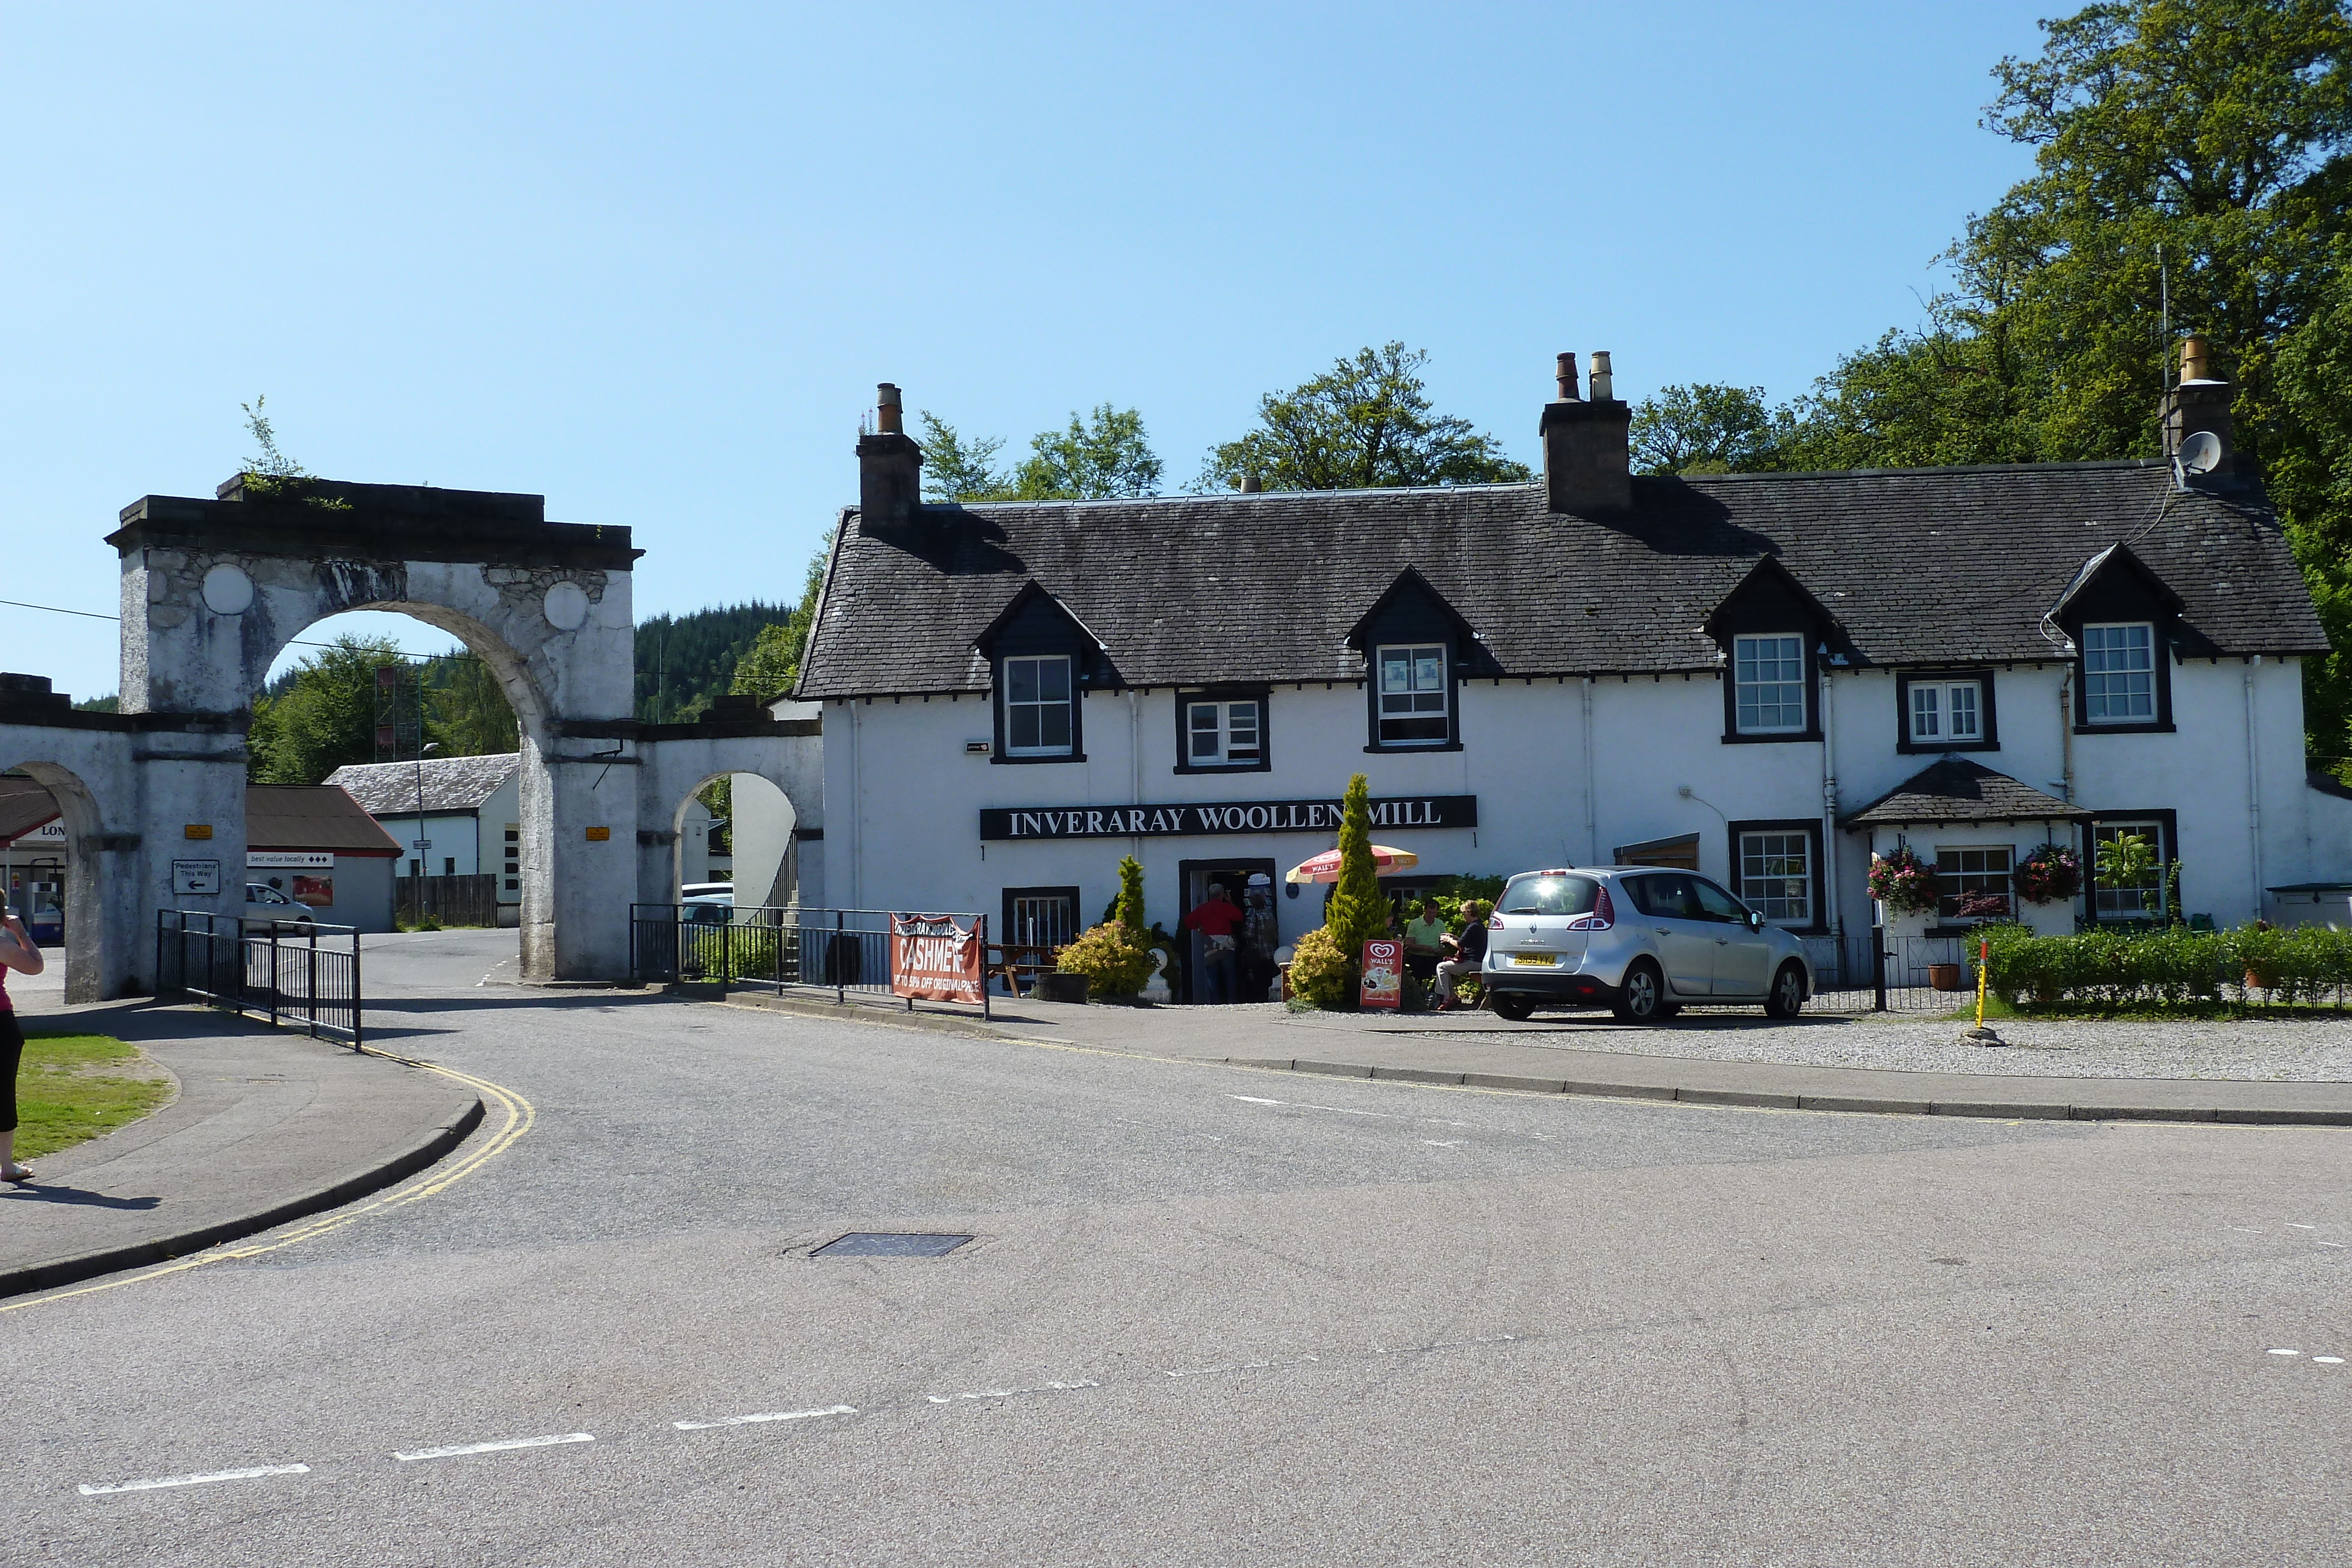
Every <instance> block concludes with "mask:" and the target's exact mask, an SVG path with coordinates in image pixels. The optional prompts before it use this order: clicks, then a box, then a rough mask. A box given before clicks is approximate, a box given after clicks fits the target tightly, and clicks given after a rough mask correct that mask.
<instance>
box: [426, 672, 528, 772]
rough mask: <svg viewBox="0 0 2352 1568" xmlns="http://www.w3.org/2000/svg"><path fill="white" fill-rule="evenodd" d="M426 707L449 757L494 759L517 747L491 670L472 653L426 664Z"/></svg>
mask: <svg viewBox="0 0 2352 1568" xmlns="http://www.w3.org/2000/svg"><path fill="white" fill-rule="evenodd" d="M424 680H425V707H426V710H427V711H428V712H429V713H431V715H432V716H433V720H434V724H435V726H436V728H437V729H438V731H439V733H440V734H441V736H442V737H444V738H443V741H442V747H443V750H444V752H445V753H446V755H448V756H450V757H495V756H499V755H501V754H503V753H506V752H509V751H512V750H514V749H515V748H516V747H517V746H519V745H520V731H519V727H518V726H517V725H516V723H515V716H514V709H513V708H512V707H510V706H508V704H507V695H506V693H505V692H504V691H502V690H500V689H499V680H498V677H497V676H496V675H494V674H491V673H490V667H489V666H488V664H484V663H482V661H481V660H480V659H478V658H477V657H475V656H474V655H473V654H471V653H451V654H447V655H445V656H444V657H441V658H437V659H434V660H432V661H430V662H429V663H428V664H426V665H425V674H424Z"/></svg>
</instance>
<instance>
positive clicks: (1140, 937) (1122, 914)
mask: <svg viewBox="0 0 2352 1568" xmlns="http://www.w3.org/2000/svg"><path fill="white" fill-rule="evenodd" d="M1118 923H1119V925H1122V926H1124V927H1126V929H1127V933H1128V935H1129V936H1131V937H1133V938H1134V939H1135V943H1136V946H1139V947H1140V946H1150V943H1151V928H1150V926H1148V925H1145V924H1144V923H1143V862H1140V861H1139V860H1137V859H1136V858H1135V857H1134V856H1133V855H1129V856H1127V857H1125V858H1124V859H1122V860H1121V861H1120V862H1118Z"/></svg>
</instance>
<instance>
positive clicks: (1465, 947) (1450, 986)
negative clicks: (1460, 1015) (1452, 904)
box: [1437, 898, 1495, 1012]
mask: <svg viewBox="0 0 2352 1568" xmlns="http://www.w3.org/2000/svg"><path fill="white" fill-rule="evenodd" d="M1494 907H1495V906H1494V905H1493V904H1489V903H1487V902H1486V900H1485V899H1483V898H1474V899H1472V900H1471V901H1470V902H1469V903H1467V904H1464V905H1463V906H1462V935H1461V936H1441V937H1439V938H1438V942H1439V945H1440V946H1443V947H1444V949H1445V950H1446V951H1447V952H1448V953H1450V954H1452V955H1453V956H1452V957H1450V958H1448V959H1446V960H1445V962H1444V963H1442V964H1440V965H1438V966H1437V1010H1438V1011H1439V1012H1444V1011H1445V1010H1447V1009H1450V1008H1451V1007H1453V1006H1454V987H1455V986H1456V985H1458V984H1459V983H1460V982H1461V981H1462V979H1463V978H1464V977H1466V976H1472V975H1475V974H1476V973H1477V972H1478V971H1479V970H1480V969H1481V968H1483V967H1485V966H1486V912H1487V911H1488V910H1490V909H1492V908H1494Z"/></svg>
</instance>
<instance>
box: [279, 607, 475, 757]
mask: <svg viewBox="0 0 2352 1568" xmlns="http://www.w3.org/2000/svg"><path fill="white" fill-rule="evenodd" d="M406 663H407V660H406V659H405V658H404V656H403V655H402V653H401V652H400V644H398V643H394V642H393V641H392V640H391V639H389V638H383V637H354V636H352V635H350V634H348V633H346V634H345V635H343V636H341V637H338V638H336V639H335V641H334V642H333V643H331V644H329V645H328V646H326V647H324V648H321V649H320V650H318V651H317V652H316V653H312V654H310V657H308V658H306V659H304V660H303V661H302V662H301V663H300V664H298V665H297V666H296V667H295V669H294V670H293V672H292V674H293V678H292V680H291V681H289V683H288V684H287V685H286V687H285V691H284V694H283V695H279V696H276V697H271V696H268V695H261V696H257V698H255V700H254V705H253V728H252V730H251V731H250V732H249V733H248V735H247V737H246V748H247V752H248V753H249V758H250V759H249V760H248V761H247V765H246V776H247V778H249V779H252V780H253V781H254V782H255V783H257V784H317V783H320V782H321V781H322V780H324V779H325V778H326V777H327V775H328V774H330V773H332V772H333V771H334V770H335V769H336V768H341V767H342V766H343V765H344V764H345V763H347V762H373V761H374V760H375V759H376V757H375V672H376V668H377V666H378V665H381V664H406ZM425 740H426V741H428V742H431V743H433V744H436V745H438V746H440V747H442V748H443V749H444V750H446V749H447V747H448V745H449V737H448V736H447V735H446V734H445V733H444V732H443V731H442V729H441V727H440V725H439V724H438V722H437V721H436V720H435V719H434V718H433V717H432V716H431V715H430V714H429V713H428V714H427V716H426V718H425Z"/></svg>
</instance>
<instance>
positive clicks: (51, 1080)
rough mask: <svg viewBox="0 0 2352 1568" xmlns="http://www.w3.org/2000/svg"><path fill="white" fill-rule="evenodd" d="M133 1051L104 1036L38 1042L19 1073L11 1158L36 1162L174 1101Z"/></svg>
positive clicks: (28, 1049) (31, 1042)
mask: <svg viewBox="0 0 2352 1568" xmlns="http://www.w3.org/2000/svg"><path fill="white" fill-rule="evenodd" d="M171 1093H172V1081H171V1080H170V1079H169V1078H166V1077H163V1076H160V1075H156V1074H154V1073H153V1071H152V1069H151V1068H149V1067H148V1066H147V1065H146V1063H145V1062H144V1061H142V1058H141V1057H140V1055H139V1051H138V1048H137V1047H136V1046H132V1045H129V1044H126V1043H125V1042H123V1041H121V1040H116V1039H113V1038H112V1037H111V1036H109V1035H102V1034H59V1035H47V1036H36V1037H33V1038H29V1039H27V1040H26V1041H25V1060H24V1065H23V1067H22V1068H21V1069H20V1070H19V1071H18V1072H17V1074H16V1157H17V1158H18V1159H20V1160H33V1159H38V1158H39V1157H40V1156H42V1155H53V1154H55V1153H57V1152H58V1150H59V1149H69V1148H71V1147H73V1146H74V1145H76V1144H80V1143H87V1142H88V1141H89V1140H90V1139H92V1138H95V1137H100V1136H102V1135H103V1134H108V1133H111V1132H112V1131H114V1129H116V1128H117V1127H120V1126H123V1125H125V1124H129V1123H131V1122H135V1121H137V1120H139V1118H140V1117H142V1116H144V1115H146V1114H147V1113H149V1112H151V1111H152V1110H154V1109H155V1108H156V1107H157V1106H158V1105H161V1104H162V1103H163V1102H164V1101H165V1100H167V1099H169V1098H170V1097H171Z"/></svg>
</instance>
